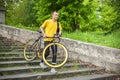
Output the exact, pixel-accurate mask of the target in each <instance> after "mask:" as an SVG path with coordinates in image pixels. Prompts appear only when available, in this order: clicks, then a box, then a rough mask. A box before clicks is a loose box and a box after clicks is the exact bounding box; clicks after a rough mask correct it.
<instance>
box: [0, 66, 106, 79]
mask: <svg viewBox="0 0 120 80" xmlns="http://www.w3.org/2000/svg"><path fill="white" fill-rule="evenodd" d="M102 70H104V68H86V69H79V70H68V71H60V72H57V73H51V72H38V73H24V74H14V75H8V76H1V77H0V80H6V79H8V80H16V79H17V80H21V79H22V80H30V79H31V80H32V78H37V79H45V78H49V79H50V78H53V77H54V76H57V77H58V76H66V75H72V76H73V75H75V74H82V73H85V72H86V73H87V72H96V71H102ZM33 80H34V79H33Z"/></svg>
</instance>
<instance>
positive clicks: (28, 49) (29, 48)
mask: <svg viewBox="0 0 120 80" xmlns="http://www.w3.org/2000/svg"><path fill="white" fill-rule="evenodd" d="M37 50H38V43H37V42H35V40H34V39H30V40H29V41H27V43H26V45H25V46H24V58H25V60H27V61H32V60H34V59H35V57H36V54H37V52H38V51H37Z"/></svg>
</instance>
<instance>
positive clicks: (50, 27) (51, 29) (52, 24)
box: [41, 19, 62, 41]
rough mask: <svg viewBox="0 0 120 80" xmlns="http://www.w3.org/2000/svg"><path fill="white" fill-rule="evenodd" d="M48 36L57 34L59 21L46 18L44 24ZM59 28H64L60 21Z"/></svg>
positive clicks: (46, 39) (50, 39) (48, 39)
mask: <svg viewBox="0 0 120 80" xmlns="http://www.w3.org/2000/svg"><path fill="white" fill-rule="evenodd" d="M41 27H43V29H44V31H45V34H46V36H48V37H53V36H54V34H56V30H57V21H53V20H52V19H51V20H46V21H45V22H44V23H43V24H42V26H41ZM59 29H60V30H62V27H61V24H60V23H59ZM52 40H53V39H52V38H45V39H44V41H52Z"/></svg>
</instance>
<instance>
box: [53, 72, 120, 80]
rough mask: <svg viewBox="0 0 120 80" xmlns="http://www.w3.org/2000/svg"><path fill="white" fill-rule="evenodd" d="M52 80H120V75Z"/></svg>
mask: <svg viewBox="0 0 120 80" xmlns="http://www.w3.org/2000/svg"><path fill="white" fill-rule="evenodd" d="M115 78H116V79H115ZM54 80H120V75H118V74H108V73H103V74H92V75H84V76H75V77H68V78H60V79H54Z"/></svg>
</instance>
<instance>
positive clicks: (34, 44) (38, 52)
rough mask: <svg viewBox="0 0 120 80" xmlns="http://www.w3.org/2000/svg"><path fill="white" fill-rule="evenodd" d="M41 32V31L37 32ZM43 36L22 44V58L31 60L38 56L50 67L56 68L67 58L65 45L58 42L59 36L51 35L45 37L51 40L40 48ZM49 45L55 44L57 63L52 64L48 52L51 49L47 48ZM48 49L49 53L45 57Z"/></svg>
mask: <svg viewBox="0 0 120 80" xmlns="http://www.w3.org/2000/svg"><path fill="white" fill-rule="evenodd" d="M39 33H41V32H39ZM43 38H44V37H43V36H41V35H40V36H39V37H38V38H37V39H30V40H29V41H27V43H26V45H25V46H24V58H25V60H27V61H32V60H34V59H35V58H36V57H39V58H40V59H43V61H44V63H45V64H46V65H48V66H49V67H52V68H58V67H61V66H63V65H64V64H65V63H66V62H67V59H68V51H67V49H66V47H65V46H64V45H63V44H61V43H60V37H58V36H53V37H47V38H53V42H52V43H50V44H48V45H47V46H45V47H44V48H42V39H43ZM51 46H54V47H55V46H57V53H56V54H57V58H59V59H60V60H57V64H52V60H50V58H51V57H52V56H51V55H50V54H52V50H51V49H50V48H49V47H51ZM48 48H49V49H50V50H49V51H50V54H49V56H48V57H47V58H45V54H46V50H47V49H48Z"/></svg>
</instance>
